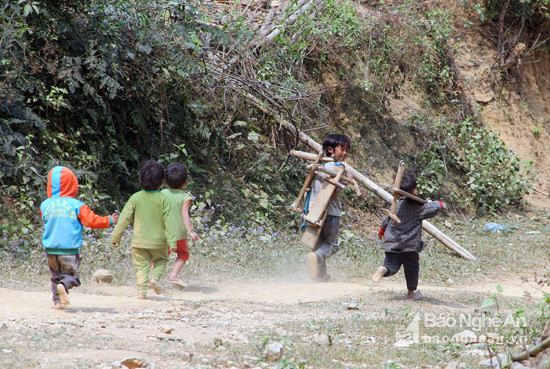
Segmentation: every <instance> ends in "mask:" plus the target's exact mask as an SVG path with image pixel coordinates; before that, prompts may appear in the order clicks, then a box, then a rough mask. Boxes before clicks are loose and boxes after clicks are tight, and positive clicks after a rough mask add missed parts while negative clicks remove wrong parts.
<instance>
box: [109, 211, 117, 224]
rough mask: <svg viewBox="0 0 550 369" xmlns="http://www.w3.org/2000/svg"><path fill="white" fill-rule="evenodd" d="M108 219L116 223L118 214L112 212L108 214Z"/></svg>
mask: <svg viewBox="0 0 550 369" xmlns="http://www.w3.org/2000/svg"><path fill="white" fill-rule="evenodd" d="M109 219H111V220H112V221H113V225H114V224H117V223H118V214H117V213H113V214H111V215H109Z"/></svg>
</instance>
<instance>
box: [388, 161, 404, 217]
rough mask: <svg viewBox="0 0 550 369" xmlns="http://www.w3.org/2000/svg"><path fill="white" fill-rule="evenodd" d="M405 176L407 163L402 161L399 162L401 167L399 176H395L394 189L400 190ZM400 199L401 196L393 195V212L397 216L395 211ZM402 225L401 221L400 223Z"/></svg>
mask: <svg viewBox="0 0 550 369" xmlns="http://www.w3.org/2000/svg"><path fill="white" fill-rule="evenodd" d="M403 174H405V162H404V161H403V160H401V161H400V162H399V167H398V168H397V175H396V176H395V181H394V182H393V187H395V188H400V187H401V180H402V179H403ZM398 198H399V194H398V193H396V192H394V193H393V202H392V204H391V212H392V214H394V215H395V210H396V209H397V199H398ZM396 217H397V216H396ZM399 223H401V221H399Z"/></svg>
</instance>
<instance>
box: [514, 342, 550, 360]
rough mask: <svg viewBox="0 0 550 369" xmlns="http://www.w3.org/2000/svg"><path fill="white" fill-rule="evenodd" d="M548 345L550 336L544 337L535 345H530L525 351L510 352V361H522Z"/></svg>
mask: <svg viewBox="0 0 550 369" xmlns="http://www.w3.org/2000/svg"><path fill="white" fill-rule="evenodd" d="M548 347H550V337H546V339H545V340H543V341H542V342H541V343H539V344H538V345H536V346H533V347H530V348H528V349H527V350H525V351H521V352H516V353H512V361H523V360H527V359H528V358H529V357H533V356H537V354H538V353H539V352H541V351H543V350H545V349H547V348H548Z"/></svg>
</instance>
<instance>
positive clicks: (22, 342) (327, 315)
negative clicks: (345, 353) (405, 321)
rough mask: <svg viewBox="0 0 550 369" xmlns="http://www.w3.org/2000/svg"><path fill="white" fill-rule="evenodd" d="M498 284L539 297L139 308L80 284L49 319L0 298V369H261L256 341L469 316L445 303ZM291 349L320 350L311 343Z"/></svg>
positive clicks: (263, 297)
mask: <svg viewBox="0 0 550 369" xmlns="http://www.w3.org/2000/svg"><path fill="white" fill-rule="evenodd" d="M497 284H500V285H501V286H502V287H503V292H502V296H503V297H513V298H521V297H522V296H524V293H525V291H527V292H528V293H529V294H530V295H531V296H533V297H538V296H539V295H540V292H539V291H537V290H536V289H535V288H534V287H532V286H530V285H528V284H525V283H522V282H521V281H520V280H518V279H511V280H508V281H499V282H498V283H497V282H491V283H484V284H477V285H472V286H460V287H450V286H444V287H441V286H423V287H422V290H423V291H424V294H425V296H426V299H425V300H424V301H422V302H409V301H406V300H404V299H403V281H401V280H400V279H399V278H397V279H395V280H384V281H383V282H382V283H381V284H380V285H379V286H375V287H373V286H370V285H366V284H359V283H344V282H333V283H328V284H312V283H305V282H302V283H298V282H297V283H267V282H248V283H244V282H235V281H226V282H223V283H214V282H208V281H206V282H204V281H201V282H196V283H192V284H191V285H190V286H189V287H188V288H187V289H186V290H185V291H182V290H179V289H175V288H169V289H167V290H166V294H165V295H162V296H152V295H150V296H149V297H150V299H149V300H145V301H143V300H138V299H136V297H135V290H134V288H133V287H125V286H122V287H120V286H109V285H103V284H95V283H84V285H83V286H82V289H81V290H80V291H79V290H78V289H75V290H74V292H71V294H70V298H71V305H70V306H69V307H68V308H67V309H66V310H63V311H58V310H53V309H50V308H49V307H50V306H51V301H50V298H51V297H50V292H49V291H48V290H47V287H46V286H45V288H44V289H43V290H40V291H19V290H13V289H7V288H0V296H2V300H3V302H2V305H0V367H2V368H10V367H14V368H16V367H40V368H74V367H79V368H81V367H91V368H96V367H99V368H114V367H116V365H114V364H113V363H117V362H119V361H121V360H123V359H124V358H128V357H141V358H146V360H147V361H148V362H149V363H154V364H155V365H154V367H155V368H157V369H158V368H176V367H182V368H199V367H200V368H242V367H250V368H262V367H266V365H265V364H266V363H264V362H262V363H261V364H262V365H260V366H258V357H261V354H259V352H257V349H256V348H255V347H256V346H257V345H258V343H257V342H255V341H254V340H257V339H258V337H273V336H277V337H292V336H294V335H297V334H298V333H296V332H297V331H303V330H304V326H307V327H309V326H312V325H314V322H316V321H324V320H326V321H329V320H330V319H334V318H335V317H338V318H339V319H344V320H348V319H355V317H356V316H357V314H361V316H363V317H365V319H370V317H372V318H373V319H376V318H377V317H380V315H381V314H382V313H383V311H384V309H386V308H391V309H400V308H403V307H404V306H405V307H406V306H410V307H413V308H415V309H416V308H419V309H426V310H428V311H432V312H438V311H439V312H441V311H449V310H451V311H471V310H472V309H473V308H475V306H469V305H468V303H467V302H464V303H463V302H461V301H459V300H460V297H459V298H458V299H453V300H451V299H450V298H449V296H465V300H467V298H466V297H468V296H472V295H474V294H477V293H480V294H492V293H495V292H496V286H497ZM151 294H153V293H152V291H151ZM153 295H154V294H153ZM306 331H308V330H306ZM308 332H309V331H308ZM254 337H255V338H254ZM325 337H326V336H325ZM68 338H70V339H68ZM295 339H296V338H295ZM300 339H302V340H307V341H313V342H316V341H319V340H321V341H322V340H326V338H323V337H322V336H321V335H320V334H319V333H315V334H309V335H306V336H305V337H302V338H300ZM348 341H349V339H348ZM216 342H217V343H216ZM342 342H347V341H345V340H344V339H342ZM270 367H276V366H270Z"/></svg>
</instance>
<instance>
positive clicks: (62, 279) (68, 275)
mask: <svg viewBox="0 0 550 369" xmlns="http://www.w3.org/2000/svg"><path fill="white" fill-rule="evenodd" d="M46 256H47V257H48V265H49V267H50V273H51V275H52V277H51V282H52V293H53V296H52V300H53V303H54V304H57V303H59V301H60V300H59V293H58V292H57V285H58V284H59V283H61V284H63V285H64V286H65V289H66V290H67V293H69V289H71V288H73V287H78V286H80V280H79V279H78V273H79V272H80V255H46Z"/></svg>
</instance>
